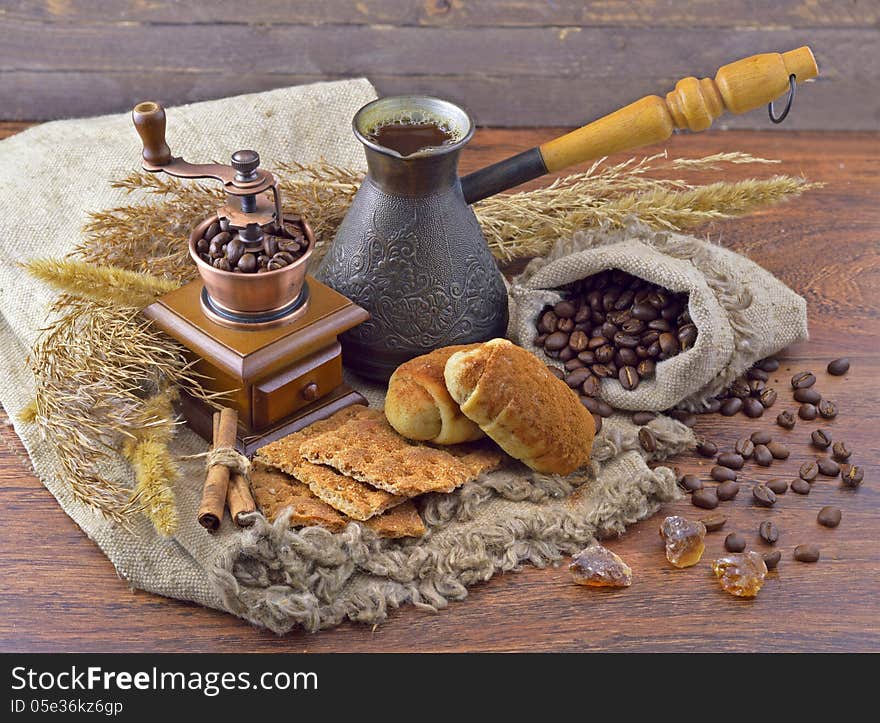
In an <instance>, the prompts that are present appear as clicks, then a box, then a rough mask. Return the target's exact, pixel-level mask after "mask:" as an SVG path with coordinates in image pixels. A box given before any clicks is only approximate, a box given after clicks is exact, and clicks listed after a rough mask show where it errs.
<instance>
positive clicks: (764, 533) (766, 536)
mask: <svg viewBox="0 0 880 723" xmlns="http://www.w3.org/2000/svg"><path fill="white" fill-rule="evenodd" d="M758 534H759V535H760V536H761V539H762V540H764V542H766V543H767V544H768V545H775V544H776V542H777V540H779V528H778V527H777V526H776V525H775V524H774V523H772V522H770V520H764V521H763V522H762V523H761V524H760V525H758Z"/></svg>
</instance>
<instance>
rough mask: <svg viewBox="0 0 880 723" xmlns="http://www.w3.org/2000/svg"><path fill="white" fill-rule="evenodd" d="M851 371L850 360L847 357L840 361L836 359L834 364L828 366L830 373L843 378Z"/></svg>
mask: <svg viewBox="0 0 880 723" xmlns="http://www.w3.org/2000/svg"><path fill="white" fill-rule="evenodd" d="M848 371H849V359H847V358H846V357H841V358H840V359H835V360H834V361H833V362H830V363H829V364H828V373H829V374H831V375H833V376H835V377H841V376H843V375H844V374H846V373H847V372H848Z"/></svg>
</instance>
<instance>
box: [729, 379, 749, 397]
mask: <svg viewBox="0 0 880 723" xmlns="http://www.w3.org/2000/svg"><path fill="white" fill-rule="evenodd" d="M730 393H731V394H732V395H733V396H734V397H739V398H740V399H745V398H746V397H749V396H751V394H752V390H751V389H750V388H749V383H748V382H747V381H746V380H745V379H735V380H734V382H733V384H731V385H730Z"/></svg>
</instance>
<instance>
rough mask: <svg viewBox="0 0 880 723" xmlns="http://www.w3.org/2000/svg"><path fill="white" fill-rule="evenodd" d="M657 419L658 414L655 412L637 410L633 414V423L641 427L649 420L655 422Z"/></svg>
mask: <svg viewBox="0 0 880 723" xmlns="http://www.w3.org/2000/svg"><path fill="white" fill-rule="evenodd" d="M655 419H657V415H656V414H655V413H654V412H635V413H634V414H633V415H632V421H633V424H637V425H638V426H640V427H642V426H644V425H646V424H647V423H648V422H653V421H654V420H655Z"/></svg>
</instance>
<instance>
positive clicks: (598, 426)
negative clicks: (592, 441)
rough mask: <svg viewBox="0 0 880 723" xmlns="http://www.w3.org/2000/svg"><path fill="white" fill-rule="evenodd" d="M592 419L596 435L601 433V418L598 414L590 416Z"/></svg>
mask: <svg viewBox="0 0 880 723" xmlns="http://www.w3.org/2000/svg"><path fill="white" fill-rule="evenodd" d="M591 416H592V417H593V424H595V425H596V434H599V432H601V431H602V417H600V416H599V415H598V414H593V415H591Z"/></svg>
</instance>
